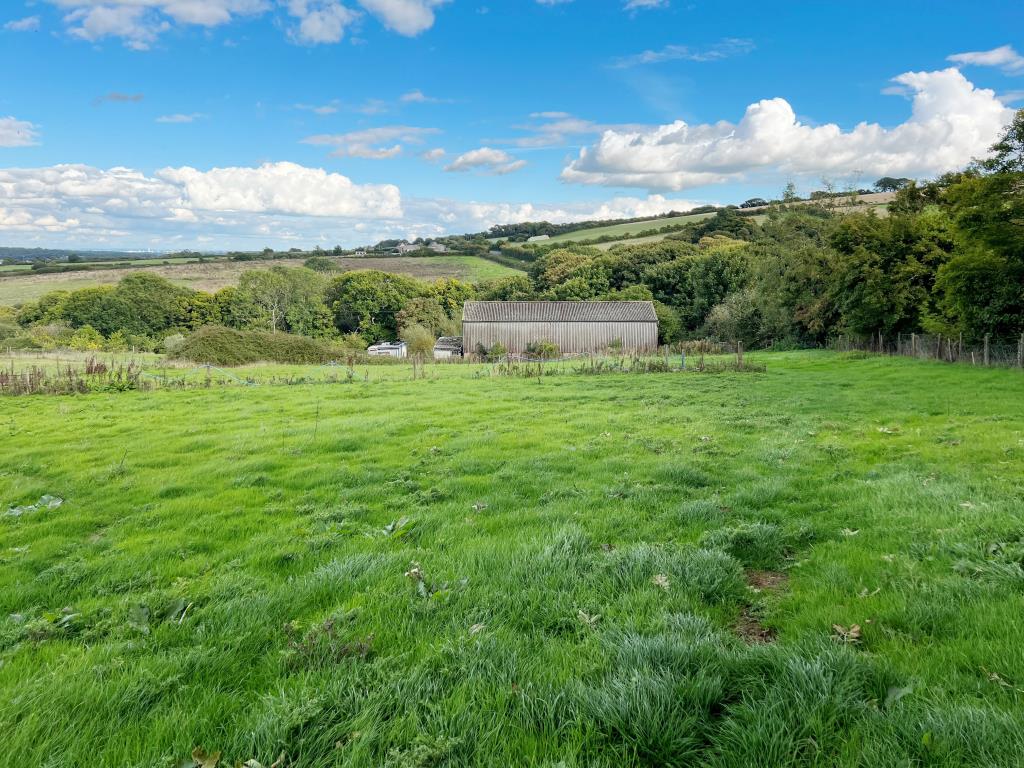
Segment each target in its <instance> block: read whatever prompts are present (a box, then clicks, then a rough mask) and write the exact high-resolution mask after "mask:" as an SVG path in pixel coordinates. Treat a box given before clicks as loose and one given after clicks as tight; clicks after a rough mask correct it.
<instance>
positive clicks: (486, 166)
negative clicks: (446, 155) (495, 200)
mask: <svg viewBox="0 0 1024 768" xmlns="http://www.w3.org/2000/svg"><path fill="white" fill-rule="evenodd" d="M524 165H526V161H525V160H517V159H516V158H514V157H513V156H512V155H510V154H509V153H508V152H505V151H504V150H501V149H492V148H491V147H480V148H479V149H473V150H470V151H469V152H466V153H464V154H461V155H459V156H458V157H457V158H455V160H453V161H452V162H451V163H450V164H449V165H446V166H445V167H444V169H445V170H446V171H452V172H459V171H485V172H487V173H492V174H496V175H498V176H503V175H505V174H506V173H512V172H514V171H518V170H519V169H520V168H522V167H523V166H524Z"/></svg>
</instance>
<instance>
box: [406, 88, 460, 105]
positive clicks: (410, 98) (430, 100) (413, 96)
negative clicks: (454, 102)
mask: <svg viewBox="0 0 1024 768" xmlns="http://www.w3.org/2000/svg"><path fill="white" fill-rule="evenodd" d="M398 100H399V101H400V102H402V103H403V104H448V103H450V102H451V99H439V98H437V97H435V96H427V95H426V94H425V93H423V91H420V90H415V91H409V92H408V93H403V94H402V95H401V96H400V97H399V99H398Z"/></svg>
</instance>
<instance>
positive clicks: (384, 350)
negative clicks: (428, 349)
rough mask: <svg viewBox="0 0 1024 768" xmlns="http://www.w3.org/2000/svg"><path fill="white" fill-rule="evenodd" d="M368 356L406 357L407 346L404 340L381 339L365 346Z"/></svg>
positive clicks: (407, 354)
mask: <svg viewBox="0 0 1024 768" xmlns="http://www.w3.org/2000/svg"><path fill="white" fill-rule="evenodd" d="M366 354H368V355H369V356H370V357H408V356H409V348H408V347H407V346H406V344H405V342H404V341H381V342H379V343H377V344H374V345H372V346H370V347H367V348H366Z"/></svg>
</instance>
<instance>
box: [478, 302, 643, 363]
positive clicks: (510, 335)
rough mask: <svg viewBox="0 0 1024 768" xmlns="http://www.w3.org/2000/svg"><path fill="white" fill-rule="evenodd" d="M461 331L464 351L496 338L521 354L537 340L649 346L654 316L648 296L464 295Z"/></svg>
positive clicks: (563, 347)
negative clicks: (471, 298)
mask: <svg viewBox="0 0 1024 768" xmlns="http://www.w3.org/2000/svg"><path fill="white" fill-rule="evenodd" d="M462 336H463V348H464V349H465V350H466V354H470V353H476V352H478V351H479V350H480V349H481V348H483V349H487V350H489V349H490V348H491V347H493V346H494V345H495V344H499V343H500V344H502V345H503V346H504V347H505V349H506V350H507V351H508V352H509V353H511V354H522V353H524V352H526V348H527V347H528V346H529V345H530V344H533V343H537V342H541V341H550V342H553V343H554V344H557V345H558V349H559V350H560V351H561V352H562V353H563V354H573V353H581V352H582V353H586V352H603V351H605V350H607V349H609V348H619V349H621V350H622V351H623V352H651V351H654V350H655V349H657V347H658V317H657V315H656V314H655V313H654V305H653V304H652V303H651V302H649V301H467V302H466V304H465V306H464V307H463V310H462Z"/></svg>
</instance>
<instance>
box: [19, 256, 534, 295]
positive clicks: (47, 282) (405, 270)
mask: <svg viewBox="0 0 1024 768" xmlns="http://www.w3.org/2000/svg"><path fill="white" fill-rule="evenodd" d="M331 260H332V261H333V262H335V263H336V264H337V266H338V269H339V270H340V271H346V272H347V271H352V270H356V269H376V270H381V271H383V272H393V273H395V274H400V275H409V276H410V277H416V278H419V279H421V280H436V279H438V278H441V277H454V278H458V279H460V280H466V281H468V282H478V281H480V280H489V279H492V278H495V277H505V276H507V275H514V274H519V272H518V271H517V270H514V269H512V268H510V267H506V266H503V265H501V264H496V263H494V262H492V261H488V260H486V259H483V258H480V257H478V256H459V255H439V256H431V257H423V258H419V257H408V256H406V257H401V256H394V257H390V256H389V257H381V258H375V257H367V258H344V257H331ZM172 261H175V260H172ZM303 261H304V258H301V259H275V260H272V261H229V260H227V259H224V258H217V259H210V260H208V261H205V262H203V263H198V262H195V261H193V260H187V259H181V260H180V261H179V262H178V263H172V264H169V265H167V266H156V265H151V264H150V265H146V264H145V262H138V263H137V264H138V266H132V267H128V266H126V267H114V268H110V267H104V268H102V269H96V270H83V271H79V272H58V273H50V274H32V273H31V271H28V272H26V271H25V270H21V269H16V270H11V271H10V272H6V273H3V274H2V275H0V306H3V305H7V306H12V305H17V304H20V303H22V302H25V301H32V300H34V299H38V298H39V297H40V296H42V295H43V294H44V293H49V292H50V291H72V290H76V289H79V288H90V287H94V286H97V285H114V284H116V283H117V282H118V281H120V280H121V278H123V277H125V276H126V275H129V274H132V273H133V272H134V271H136V270H139V269H145V270H146V271H147V272H149V273H152V274H156V275H159V276H160V277H163V278H166V279H168V280H170V281H171V282H174V283H177V284H178V285H182V286H185V287H188V288H192V289H194V290H198V291H207V292H214V291H218V290H220V289H221V288H225V287H227V286H229V285H235V284H236V283H237V282H238V278H239V276H240V275H241V274H242V272H246V271H248V270H254V269H270V268H271V267H272V266H275V265H282V266H286V267H301V266H302V263H303Z"/></svg>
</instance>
